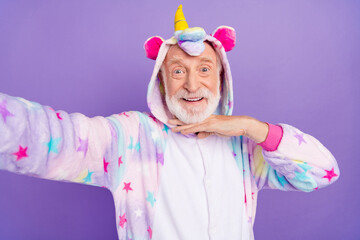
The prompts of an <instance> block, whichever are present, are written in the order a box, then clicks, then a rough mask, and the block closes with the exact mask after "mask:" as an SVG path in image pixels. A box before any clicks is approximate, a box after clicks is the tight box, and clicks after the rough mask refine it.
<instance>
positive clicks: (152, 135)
mask: <svg viewBox="0 0 360 240" xmlns="http://www.w3.org/2000/svg"><path fill="white" fill-rule="evenodd" d="M151 137H152V139H153V140H154V141H156V140H157V139H158V137H159V135H158V134H157V132H155V131H152V132H151Z"/></svg>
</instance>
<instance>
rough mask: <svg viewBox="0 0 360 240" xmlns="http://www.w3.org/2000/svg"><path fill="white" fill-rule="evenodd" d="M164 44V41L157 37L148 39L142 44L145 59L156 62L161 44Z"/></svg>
mask: <svg viewBox="0 0 360 240" xmlns="http://www.w3.org/2000/svg"><path fill="white" fill-rule="evenodd" d="M163 42H164V39H163V38H162V37H159V36H155V37H150V38H148V39H147V40H146V41H145V43H144V49H145V52H146V57H148V58H150V59H153V60H156V58H157V55H158V53H159V49H160V46H161V44H162V43H163Z"/></svg>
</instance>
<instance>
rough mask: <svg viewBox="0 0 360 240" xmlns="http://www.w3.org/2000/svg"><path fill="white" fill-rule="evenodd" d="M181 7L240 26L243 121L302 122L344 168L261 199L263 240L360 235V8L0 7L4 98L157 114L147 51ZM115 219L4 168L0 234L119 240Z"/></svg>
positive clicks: (92, 201) (259, 4) (76, 195)
mask: <svg viewBox="0 0 360 240" xmlns="http://www.w3.org/2000/svg"><path fill="white" fill-rule="evenodd" d="M180 3H181V4H183V10H184V13H185V16H186V18H187V20H188V23H189V26H190V27H194V26H201V27H204V29H205V30H206V31H207V32H208V33H211V32H212V31H213V30H214V29H215V28H216V27H218V26H220V25H229V26H232V27H234V28H235V29H236V31H237V45H236V47H235V48H234V49H233V50H232V51H231V52H229V53H228V58H229V61H230V65H231V69H232V74H233V80H234V114H235V115H249V116H253V117H255V118H257V119H259V120H262V121H268V122H271V123H274V124H275V123H288V124H290V125H293V126H295V127H297V128H299V129H300V130H302V131H304V132H306V133H309V134H311V135H313V136H314V137H316V138H317V139H318V140H319V141H320V142H322V143H323V144H324V145H325V146H326V147H327V148H328V149H329V150H330V151H331V152H332V153H333V155H334V156H335V158H336V159H337V161H338V164H339V167H340V172H341V176H340V178H339V180H338V181H337V182H335V183H334V184H333V185H330V186H329V187H327V188H324V189H320V190H319V191H315V192H312V193H302V192H282V191H277V190H263V191H261V192H260V194H259V200H258V208H257V215H256V219H255V227H254V231H255V239H256V240H265V239H278V240H283V239H307V240H312V239H314V240H315V239H316V240H318V239H327V240H332V239H334V240H335V239H360V233H359V227H360V223H359V221H358V218H359V217H360V207H359V202H360V196H359V184H360V181H359V171H358V169H360V157H359V155H358V154H357V152H356V151H355V148H356V141H358V138H356V137H355V136H356V135H358V134H359V130H358V127H357V126H356V125H355V123H356V122H359V120H360V113H359V106H358V103H359V93H360V91H359V90H360V88H359V80H360V70H359V69H360V46H359V44H360V11H359V10H360V1H357V0H353V1H351V0H317V1H315V0H314V1H304V0H291V1H290V0H223V1H211V0H207V1H190V0H184V1H182V2H178V1H139V0H132V1H120V0H103V1H95V0H72V1H49V0H48V1H45V0H23V1H20V0H12V1H10V0H9V1H6V0H0V92H4V93H6V94H9V95H12V96H20V97H23V98H26V99H28V100H31V101H36V102H39V103H41V104H43V105H49V106H51V107H53V108H54V109H56V110H65V111H67V112H69V113H71V112H81V113H83V114H85V115H87V116H96V115H102V116H109V115H111V114H113V113H120V112H122V111H127V110H139V111H148V109H147V105H146V90H147V84H148V81H149V80H150V76H151V73H152V68H153V65H154V61H152V60H149V59H147V58H146V57H145V53H144V49H143V43H144V41H145V40H146V39H147V38H148V37H150V36H154V35H160V36H162V37H164V38H166V39H167V38H169V37H171V36H172V34H173V31H174V30H173V19H174V14H175V11H176V8H177V6H178V4H180ZM0 137H1V136H0ZM115 224H116V223H115V212H114V205H113V200H112V196H111V194H110V192H109V191H108V190H106V189H103V188H97V187H91V186H86V185H82V184H75V183H62V182H55V181H49V180H43V179H37V178H32V177H27V176H21V175H16V174H12V173H8V172H5V171H1V172H0V239H37V240H38V239H53V240H58V239H87V240H89V239H114V240H115V239H117V233H116V225H115Z"/></svg>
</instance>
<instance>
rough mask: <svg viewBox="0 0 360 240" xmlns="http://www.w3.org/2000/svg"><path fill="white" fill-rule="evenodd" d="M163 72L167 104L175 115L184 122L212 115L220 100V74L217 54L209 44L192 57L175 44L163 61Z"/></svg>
mask: <svg viewBox="0 0 360 240" xmlns="http://www.w3.org/2000/svg"><path fill="white" fill-rule="evenodd" d="M162 72H163V75H162V74H159V77H160V79H161V81H162V82H163V83H164V85H165V99H166V104H167V106H168V108H169V110H170V112H171V113H172V114H174V115H175V116H176V117H177V118H178V119H179V120H181V121H183V122H185V123H194V122H200V121H202V120H204V119H205V118H207V117H209V116H210V115H211V114H212V113H213V112H214V111H215V110H216V107H217V105H218V103H219V100H220V89H219V88H220V76H219V69H218V66H217V59H216V53H215V51H214V49H213V48H212V47H211V46H210V44H209V43H207V42H205V50H204V52H203V53H202V54H201V55H200V56H196V57H194V56H190V55H188V54H187V53H185V52H184V51H183V50H182V49H181V48H180V47H179V46H178V45H174V46H172V47H171V48H170V49H169V51H168V53H167V55H166V58H165V60H164V63H163V66H162Z"/></svg>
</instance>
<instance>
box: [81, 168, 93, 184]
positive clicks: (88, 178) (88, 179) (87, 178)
mask: <svg viewBox="0 0 360 240" xmlns="http://www.w3.org/2000/svg"><path fill="white" fill-rule="evenodd" d="M93 173H94V172H90V171H89V170H88V174H87V176H86V177H85V178H84V179H83V180H84V183H88V182H91V175H92V174H93Z"/></svg>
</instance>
